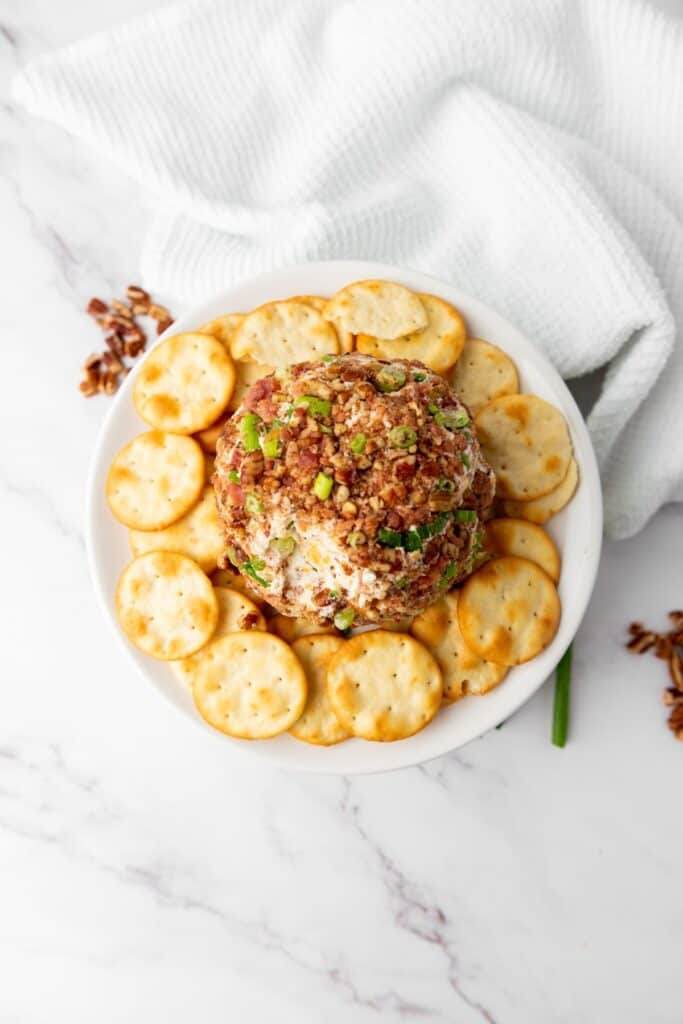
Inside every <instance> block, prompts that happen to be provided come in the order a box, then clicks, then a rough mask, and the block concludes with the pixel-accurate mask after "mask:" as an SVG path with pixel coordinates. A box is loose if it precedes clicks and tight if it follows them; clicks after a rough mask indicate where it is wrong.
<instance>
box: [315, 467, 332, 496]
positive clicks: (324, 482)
mask: <svg viewBox="0 0 683 1024" xmlns="http://www.w3.org/2000/svg"><path fill="white" fill-rule="evenodd" d="M333 484H334V480H333V479H332V477H331V476H327V475H326V474H325V473H318V475H317V476H316V478H315V480H314V481H313V493H314V494H315V496H316V498H320V500H321V501H326V500H327V498H329V496H330V494H331V493H332V485H333Z"/></svg>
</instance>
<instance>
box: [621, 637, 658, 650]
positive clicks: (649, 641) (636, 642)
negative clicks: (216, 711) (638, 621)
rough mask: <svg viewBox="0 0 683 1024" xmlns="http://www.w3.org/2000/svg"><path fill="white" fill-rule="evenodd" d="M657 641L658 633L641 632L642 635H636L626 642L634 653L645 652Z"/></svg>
mask: <svg viewBox="0 0 683 1024" xmlns="http://www.w3.org/2000/svg"><path fill="white" fill-rule="evenodd" d="M656 642H657V634H656V633H641V634H640V636H634V638H633V640H630V641H629V643H627V644H626V646H627V647H628V649H629V651H633V653H634V654H645V652H646V651H649V650H650V648H651V647H654V645H655V644H656Z"/></svg>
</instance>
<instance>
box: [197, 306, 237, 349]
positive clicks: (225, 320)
mask: <svg viewBox="0 0 683 1024" xmlns="http://www.w3.org/2000/svg"><path fill="white" fill-rule="evenodd" d="M243 320H244V313H225V314H224V315H223V316H217V317H215V319H213V320H209V321H208V322H207V323H205V324H202V326H201V327H199V328H198V329H197V331H198V333H199V334H210V335H212V337H214V338H218V340H219V341H220V342H221V344H222V345H224V346H225V348H226V349H227V351H228V353H229V354H230V355H232V351H231V349H230V342H231V341H232V336H233V334H234V333H235V329H236V328H237V327H239V325H240V324H241V323H242V321H243Z"/></svg>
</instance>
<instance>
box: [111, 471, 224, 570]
mask: <svg viewBox="0 0 683 1024" xmlns="http://www.w3.org/2000/svg"><path fill="white" fill-rule="evenodd" d="M129 540H130V548H131V551H132V552H133V554H134V555H144V554H145V552H147V551H175V552H177V553H178V554H179V555H187V557H188V558H192V559H193V560H194V561H195V562H196V563H197V565H198V566H199V567H200V569H203V571H204V572H207V573H208V572H213V571H214V569H215V568H216V566H217V565H218V559H219V557H220V555H221V553H222V551H223V543H224V540H223V530H222V528H221V521H220V519H219V518H218V510H217V508H216V497H215V495H214V491H213V487H210V486H207V487H205V488H204V490H203V491H202V496H201V498H200V499H199V501H198V502H197V504H196V505H193V506H192V508H191V509H190V511H189V512H186V513H185V515H184V516H183V517H182V518H181V519H178V520H177V522H175V523H172V524H171V525H170V526H167V527H166V529H165V530H131V531H130V534H129Z"/></svg>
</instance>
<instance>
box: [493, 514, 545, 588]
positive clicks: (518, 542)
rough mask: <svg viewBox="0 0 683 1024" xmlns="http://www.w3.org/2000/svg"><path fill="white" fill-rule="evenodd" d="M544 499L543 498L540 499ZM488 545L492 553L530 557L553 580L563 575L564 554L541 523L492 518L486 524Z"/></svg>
mask: <svg viewBox="0 0 683 1024" xmlns="http://www.w3.org/2000/svg"><path fill="white" fill-rule="evenodd" d="M539 500H543V499H539ZM484 547H485V549H486V551H487V552H488V553H489V554H491V555H494V556H496V555H517V556H518V557H519V558H528V559H529V561H530V562H535V563H536V565H540V567H541V569H543V571H544V572H547V573H548V576H550V579H551V580H552V581H553V583H557V581H558V580H559V578H560V556H559V554H558V552H557V548H556V547H555V545H554V544H553V542H552V540H551V539H550V537H549V536H548V534H547V533H546V532H545V530H542V529H541V528H540V526H536V525H535V524H534V523H528V522H526V521H525V520H524V519H490V520H489V522H488V523H486V525H485V526H484Z"/></svg>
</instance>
